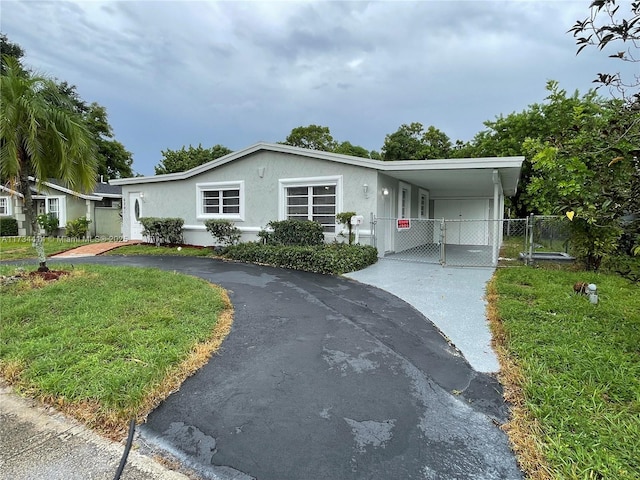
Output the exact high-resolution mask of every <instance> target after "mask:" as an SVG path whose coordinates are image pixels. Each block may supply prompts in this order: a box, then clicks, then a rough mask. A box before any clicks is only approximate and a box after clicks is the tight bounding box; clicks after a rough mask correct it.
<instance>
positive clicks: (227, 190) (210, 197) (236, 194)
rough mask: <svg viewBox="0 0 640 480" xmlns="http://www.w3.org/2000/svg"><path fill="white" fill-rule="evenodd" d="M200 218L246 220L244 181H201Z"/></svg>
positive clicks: (197, 188)
mask: <svg viewBox="0 0 640 480" xmlns="http://www.w3.org/2000/svg"><path fill="white" fill-rule="evenodd" d="M196 190H197V194H198V198H197V202H198V218H204V219H207V218H228V219H232V220H244V182H218V183H199V184H197V185H196Z"/></svg>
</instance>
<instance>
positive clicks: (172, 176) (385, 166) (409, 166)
mask: <svg viewBox="0 0 640 480" xmlns="http://www.w3.org/2000/svg"><path fill="white" fill-rule="evenodd" d="M261 150H264V151H269V152H276V153H288V154H292V155H299V156H302V157H309V158H314V159H318V160H327V161H330V162H336V163H342V164H345V165H354V166H358V167H365V168H370V169H373V170H379V171H383V172H385V171H394V170H396V171H405V170H457V169H469V168H505V167H512V168H513V167H518V168H519V167H521V165H522V162H523V161H524V157H488V158H453V159H439V160H396V161H384V160H373V159H371V158H361V157H352V156H350V155H341V154H338V153H331V152H323V151H320V150H309V149H306V148H299V147H292V146H291V145H282V144H279V143H264V142H260V143H256V144H254V145H251V146H249V147H247V148H244V149H242V150H238V151H236V152H233V153H229V154H228V155H225V156H223V157H220V158H217V159H215V160H212V161H211V162H208V163H204V164H202V165H198V166H197V167H194V168H192V169H191V170H187V171H186V172H178V173H168V174H165V175H154V176H150V177H132V178H118V179H114V180H109V183H110V184H111V185H137V184H142V183H159V182H170V181H172V180H186V179H187V178H190V177H193V176H194V175H198V174H200V173H204V172H207V171H209V170H212V169H214V168H217V167H220V166H222V165H224V164H226V163H229V162H232V161H234V160H237V159H239V158H242V157H245V156H247V155H251V154H252V153H255V152H259V151H261Z"/></svg>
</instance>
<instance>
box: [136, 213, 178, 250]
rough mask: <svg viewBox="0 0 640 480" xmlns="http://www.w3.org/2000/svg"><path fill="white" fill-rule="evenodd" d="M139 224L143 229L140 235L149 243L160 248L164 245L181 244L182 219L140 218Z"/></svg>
mask: <svg viewBox="0 0 640 480" xmlns="http://www.w3.org/2000/svg"><path fill="white" fill-rule="evenodd" d="M140 223H141V224H142V226H143V227H144V230H142V235H144V236H145V237H147V238H148V239H149V241H150V242H151V243H155V244H156V245H157V246H160V245H162V244H164V243H182V242H183V236H182V225H184V220H183V219H182V218H157V217H141V218H140Z"/></svg>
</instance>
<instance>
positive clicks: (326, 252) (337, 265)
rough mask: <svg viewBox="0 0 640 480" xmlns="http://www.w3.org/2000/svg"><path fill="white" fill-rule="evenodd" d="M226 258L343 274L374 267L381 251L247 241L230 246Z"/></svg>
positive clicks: (357, 247)
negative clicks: (370, 266) (264, 243)
mask: <svg viewBox="0 0 640 480" xmlns="http://www.w3.org/2000/svg"><path fill="white" fill-rule="evenodd" d="M225 256H226V257H227V258H231V259H233V260H239V261H242V262H252V263H265V264H269V265H274V266H277V267H283V268H292V269H295V270H305V271H308V272H315V273H330V274H336V275H340V274H343V273H347V272H353V271H356V270H361V269H363V268H365V267H368V266H369V265H373V264H374V263H376V261H377V260H378V251H377V250H376V248H375V247H371V246H369V245H348V244H344V243H332V244H326V245H315V246H310V245H307V246H299V245H297V246H284V245H263V244H261V243H259V242H248V243H241V244H239V245H234V246H231V247H229V248H228V249H227V252H226V254H225Z"/></svg>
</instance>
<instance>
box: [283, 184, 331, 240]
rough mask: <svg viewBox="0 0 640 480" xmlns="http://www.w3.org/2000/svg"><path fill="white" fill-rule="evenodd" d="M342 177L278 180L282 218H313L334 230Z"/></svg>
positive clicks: (327, 230)
mask: <svg viewBox="0 0 640 480" xmlns="http://www.w3.org/2000/svg"><path fill="white" fill-rule="evenodd" d="M341 184H342V177H318V178H309V179H288V180H280V185H281V195H282V202H281V205H282V215H281V218H282V219H288V220H312V221H314V222H318V223H320V224H321V225H322V228H323V230H324V232H325V233H335V231H336V213H337V212H338V211H339V202H340V197H341V195H340V191H341Z"/></svg>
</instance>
